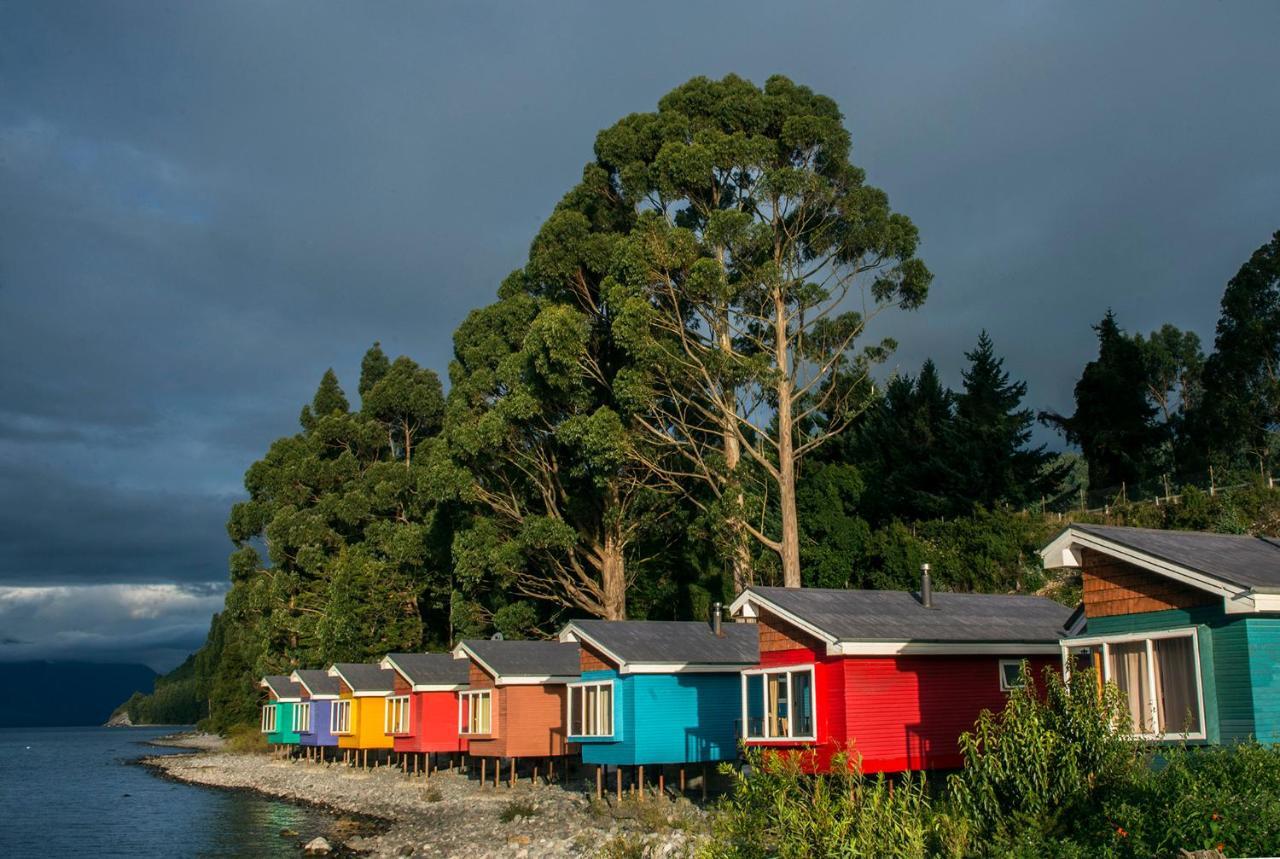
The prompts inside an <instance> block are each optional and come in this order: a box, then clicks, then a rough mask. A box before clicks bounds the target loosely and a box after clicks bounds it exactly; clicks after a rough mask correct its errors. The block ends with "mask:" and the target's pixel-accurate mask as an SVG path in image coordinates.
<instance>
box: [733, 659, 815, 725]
mask: <svg viewBox="0 0 1280 859" xmlns="http://www.w3.org/2000/svg"><path fill="white" fill-rule="evenodd" d="M817 710H818V693H817V689H816V687H815V683H814V671H813V666H812V665H800V666H788V667H786V668H757V669H753V670H750V671H744V672H742V725H743V736H744V737H746V739H748V740H809V741H812V740H815V739H817V736H816V734H815V727H814V723H815V714H816V713H817Z"/></svg>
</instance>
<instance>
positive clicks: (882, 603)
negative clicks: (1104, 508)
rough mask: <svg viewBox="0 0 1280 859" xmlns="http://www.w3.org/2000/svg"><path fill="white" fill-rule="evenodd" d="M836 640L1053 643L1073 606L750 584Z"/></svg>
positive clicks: (1013, 598) (1017, 598) (1011, 598)
mask: <svg viewBox="0 0 1280 859" xmlns="http://www.w3.org/2000/svg"><path fill="white" fill-rule="evenodd" d="M747 591H748V592H750V593H755V594H757V595H758V596H760V597H761V598H763V599H764V600H767V601H768V602H771V603H773V604H774V605H776V606H778V607H779V608H780V609H782V610H783V611H786V612H789V613H790V614H792V615H795V616H796V617H798V618H800V619H801V620H804V621H807V622H808V623H809V624H811V625H813V626H815V627H817V628H818V629H821V630H822V631H824V632H826V633H828V634H829V635H830V636H832V637H833V638H835V639H836V640H837V641H920V642H925V641H936V642H952V641H958V642H1005V641H1016V642H1056V641H1057V640H1058V639H1059V638H1061V637H1062V636H1063V635H1064V634H1065V624H1066V623H1067V619H1068V618H1069V617H1070V616H1071V609H1070V608H1068V607H1066V606H1064V605H1060V604H1058V603H1056V602H1054V601H1053V600H1050V599H1046V598H1045V597H1036V596H1024V595H1021V594H1008V595H1001V594H953V593H939V592H937V591H935V592H934V594H933V605H934V607H933V608H931V609H928V608H925V607H924V606H922V605H921V604H920V601H919V600H918V599H917V598H916V595H915V594H913V593H910V592H907V591H854V590H829V589H825V588H764V587H750V588H748V589H747Z"/></svg>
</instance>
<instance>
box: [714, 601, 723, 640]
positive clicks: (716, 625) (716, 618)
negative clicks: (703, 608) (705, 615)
mask: <svg viewBox="0 0 1280 859" xmlns="http://www.w3.org/2000/svg"><path fill="white" fill-rule="evenodd" d="M720 608H721V606H720V603H718V602H717V603H712V604H711V631H712V632H713V633H715V635H716V638H722V637H723V636H724V631H723V630H721V629H720Z"/></svg>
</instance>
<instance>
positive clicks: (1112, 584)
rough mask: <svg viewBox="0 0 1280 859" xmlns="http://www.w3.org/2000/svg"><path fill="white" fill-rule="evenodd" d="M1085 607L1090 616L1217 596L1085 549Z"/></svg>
mask: <svg viewBox="0 0 1280 859" xmlns="http://www.w3.org/2000/svg"><path fill="white" fill-rule="evenodd" d="M1083 577H1084V610H1085V615H1086V616H1087V617H1089V618H1090V619H1092V618H1096V617H1111V616H1114V615H1122V614H1126V615H1127V614H1142V613H1146V612H1156V611H1166V610H1168V609H1176V608H1194V607H1196V606H1202V605H1209V604H1211V603H1213V602H1215V601H1217V598H1216V597H1214V596H1213V595H1212V594H1209V593H1206V592H1204V591H1202V590H1198V589H1196V588H1193V587H1189V586H1188V585H1184V584H1182V583H1181V582H1176V581H1174V580H1172V579H1169V578H1166V577H1164V576H1160V575H1156V574H1155V573H1153V572H1150V571H1149V570H1144V569H1143V568H1141V567H1139V566H1136V565H1134V564H1130V563H1128V562H1126V561H1121V560H1118V559H1116V558H1113V557H1111V556H1109V555H1105V554H1103V553H1101V552H1098V551H1095V550H1093V549H1085V550H1084V558H1083Z"/></svg>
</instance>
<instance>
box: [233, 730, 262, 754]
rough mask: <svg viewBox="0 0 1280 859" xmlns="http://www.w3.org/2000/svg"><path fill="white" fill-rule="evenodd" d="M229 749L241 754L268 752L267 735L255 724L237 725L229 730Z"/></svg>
mask: <svg viewBox="0 0 1280 859" xmlns="http://www.w3.org/2000/svg"><path fill="white" fill-rule="evenodd" d="M227 751H229V752H234V753H236V754H239V755H250V754H266V753H267V752H268V751H270V747H269V746H268V745H267V737H266V735H265V734H263V733H262V731H260V730H258V728H257V727H256V726H253V725H236V726H235V727H233V728H231V730H229V731H227Z"/></svg>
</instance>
